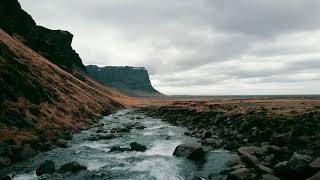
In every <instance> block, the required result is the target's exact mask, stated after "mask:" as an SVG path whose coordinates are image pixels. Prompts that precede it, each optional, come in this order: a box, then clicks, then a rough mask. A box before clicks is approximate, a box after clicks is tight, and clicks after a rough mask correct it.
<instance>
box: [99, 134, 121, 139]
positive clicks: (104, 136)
mask: <svg viewBox="0 0 320 180" xmlns="http://www.w3.org/2000/svg"><path fill="white" fill-rule="evenodd" d="M97 137H98V139H99V140H100V139H114V138H116V137H117V136H116V135H115V134H113V133H110V134H100V135H98V136H97Z"/></svg>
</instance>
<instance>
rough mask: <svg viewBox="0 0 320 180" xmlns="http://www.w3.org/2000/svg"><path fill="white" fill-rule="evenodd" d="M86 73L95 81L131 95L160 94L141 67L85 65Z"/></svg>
mask: <svg viewBox="0 0 320 180" xmlns="http://www.w3.org/2000/svg"><path fill="white" fill-rule="evenodd" d="M87 72H88V74H89V75H90V76H91V77H92V78H93V79H95V80H96V81H98V82H100V83H102V84H104V85H106V86H110V87H113V88H115V89H117V90H119V91H121V92H123V93H125V94H128V95H131V96H160V95H161V93H159V92H158V91H157V90H155V89H154V88H153V87H152V85H151V82H150V79H149V74H148V71H147V70H146V69H145V68H142V67H130V66H125V67H121V66H106V67H103V68H100V67H98V66H95V65H89V66H87Z"/></svg>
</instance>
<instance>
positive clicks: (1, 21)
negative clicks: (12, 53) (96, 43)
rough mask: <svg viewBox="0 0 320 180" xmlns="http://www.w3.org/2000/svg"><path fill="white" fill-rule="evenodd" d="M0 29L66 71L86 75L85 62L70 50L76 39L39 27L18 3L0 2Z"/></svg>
mask: <svg viewBox="0 0 320 180" xmlns="http://www.w3.org/2000/svg"><path fill="white" fill-rule="evenodd" d="M0 28H1V29H3V30H4V31H5V32H7V33H8V34H10V35H11V36H13V37H15V38H17V39H19V40H20V41H21V42H23V43H24V44H25V45H27V46H28V47H30V48H32V49H33V50H35V51H36V52H37V53H39V54H41V55H42V56H44V57H45V58H47V59H49V60H50V61H52V62H53V63H55V64H58V65H59V66H60V67H62V68H63V69H65V70H68V71H71V70H82V71H85V66H84V65H83V64H82V60H81V59H80V57H79V55H78V54H77V53H76V52H75V51H74V50H73V49H72V47H71V43H72V38H73V35H72V34H71V33H69V32H67V31H61V30H50V29H47V28H44V27H41V26H37V25H36V23H35V21H34V20H33V19H32V17H31V16H30V15H29V14H28V13H26V12H25V11H24V10H22V9H21V6H20V4H19V3H18V1H16V0H1V1H0Z"/></svg>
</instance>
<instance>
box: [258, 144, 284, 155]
mask: <svg viewBox="0 0 320 180" xmlns="http://www.w3.org/2000/svg"><path fill="white" fill-rule="evenodd" d="M261 149H262V151H263V152H267V153H269V154H270V153H275V154H277V153H279V152H281V148H280V147H278V146H274V145H269V144H266V145H262V146H261Z"/></svg>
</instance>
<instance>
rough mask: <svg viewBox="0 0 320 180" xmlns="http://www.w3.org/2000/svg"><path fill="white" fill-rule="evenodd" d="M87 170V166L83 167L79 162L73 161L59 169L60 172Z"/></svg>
mask: <svg viewBox="0 0 320 180" xmlns="http://www.w3.org/2000/svg"><path fill="white" fill-rule="evenodd" d="M86 169H87V167H86V166H82V165H80V164H79V163H78V162H76V161H72V162H69V163H67V164H64V165H62V166H61V167H60V169H59V172H78V171H82V170H86Z"/></svg>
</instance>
